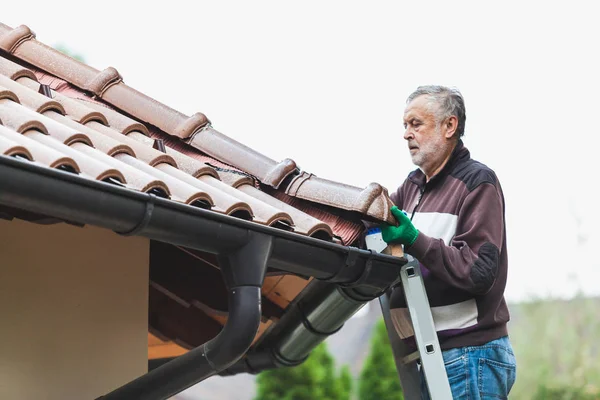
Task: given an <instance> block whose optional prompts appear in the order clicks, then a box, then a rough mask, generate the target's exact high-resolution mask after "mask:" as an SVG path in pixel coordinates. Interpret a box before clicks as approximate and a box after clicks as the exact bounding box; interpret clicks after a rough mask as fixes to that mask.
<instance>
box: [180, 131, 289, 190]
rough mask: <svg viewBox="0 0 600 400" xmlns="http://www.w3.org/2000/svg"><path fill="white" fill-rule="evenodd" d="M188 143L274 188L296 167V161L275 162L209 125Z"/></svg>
mask: <svg viewBox="0 0 600 400" xmlns="http://www.w3.org/2000/svg"><path fill="white" fill-rule="evenodd" d="M190 144H191V145H192V146H194V147H195V148H197V149H199V150H201V151H203V152H204V153H206V154H208V155H210V156H212V157H214V158H217V159H219V160H221V161H223V162H225V163H227V164H230V165H235V166H236V167H238V168H240V169H242V170H243V171H245V172H248V173H250V174H252V175H254V176H256V177H257V178H258V179H260V181H261V182H263V183H265V184H267V185H269V186H272V187H274V188H277V187H279V185H280V184H281V182H282V181H283V180H284V179H285V178H286V177H287V176H288V175H290V174H292V173H293V172H294V171H296V169H297V166H296V163H295V162H294V161H293V160H290V159H289V158H288V159H285V160H283V161H281V162H279V163H277V162H275V161H273V160H272V159H270V158H268V157H266V156H264V155H262V154H260V153H259V152H257V151H255V150H253V149H251V148H249V147H248V146H245V145H243V144H241V143H239V142H237V141H235V140H233V139H231V138H230V137H227V136H225V135H223V134H222V133H220V132H218V131H217V130H215V129H213V128H211V127H206V128H204V129H202V130H200V131H198V132H197V133H196V134H195V135H194V137H193V138H192V140H191V141H190Z"/></svg>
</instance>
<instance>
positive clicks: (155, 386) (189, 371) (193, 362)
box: [99, 233, 272, 400]
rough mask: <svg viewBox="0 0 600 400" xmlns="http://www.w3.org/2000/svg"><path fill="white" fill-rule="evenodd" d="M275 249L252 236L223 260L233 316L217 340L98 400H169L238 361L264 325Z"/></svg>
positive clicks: (221, 257)
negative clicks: (264, 290)
mask: <svg viewBox="0 0 600 400" xmlns="http://www.w3.org/2000/svg"><path fill="white" fill-rule="evenodd" d="M271 249H272V240H271V237H269V236H267V235H264V234H259V233H252V234H251V237H250V240H249V241H248V242H247V243H246V244H245V245H243V246H242V247H240V248H238V249H235V250H234V251H231V252H229V253H226V254H220V255H219V265H220V267H221V271H222V275H223V279H224V280H225V284H226V285H227V290H228V292H229V316H228V318H227V323H226V324H225V326H224V327H223V329H222V330H221V332H220V333H219V334H218V335H217V336H216V337H214V338H213V339H212V340H210V341H208V342H206V343H205V344H203V345H201V346H199V347H197V348H195V349H193V350H191V351H189V352H188V353H186V354H184V355H182V356H180V357H177V358H176V359H174V360H172V361H170V362H168V363H165V364H163V365H162V366H160V367H158V368H156V369H154V370H152V371H150V372H148V373H147V374H145V375H142V376H141V377H139V378H137V379H135V380H133V381H131V382H129V383H127V384H126V385H124V386H121V387H120V388H118V389H116V390H114V391H112V392H110V393H109V394H107V395H105V396H102V397H100V398H99V399H102V400H117V399H144V400H163V399H167V398H169V397H171V396H173V395H175V394H177V393H179V392H181V391H183V390H185V389H187V388H189V387H190V386H192V385H194V384H196V383H198V382H200V381H202V380H204V379H206V378H208V377H209V376H211V375H214V374H215V373H217V372H218V371H221V370H223V369H225V368H227V367H229V366H231V365H232V364H234V363H235V362H236V361H237V360H239V359H240V358H241V357H242V356H243V355H244V354H245V353H246V352H247V351H248V349H249V348H250V345H251V344H252V341H253V340H254V337H255V336H256V332H257V330H258V327H259V325H260V318H261V308H260V296H261V286H262V282H263V280H264V276H265V272H266V269H267V260H268V259H269V256H270V254H271Z"/></svg>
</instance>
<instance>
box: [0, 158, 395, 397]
mask: <svg viewBox="0 0 600 400" xmlns="http://www.w3.org/2000/svg"><path fill="white" fill-rule="evenodd" d="M0 188H1V189H0V205H5V206H9V207H15V208H19V209H23V210H26V211H29V212H34V213H40V214H44V215H49V216H52V217H56V218H60V219H64V220H67V221H69V222H72V223H78V224H89V225H95V226H99V227H103V228H106V229H110V230H113V231H115V232H117V233H120V234H123V235H135V236H143V237H147V238H150V239H154V240H158V241H162V242H165V243H170V244H174V245H179V246H185V247H189V248H192V249H197V250H202V251H206V252H209V253H213V254H218V256H219V260H220V262H221V263H222V265H223V267H222V268H221V271H222V273H223V276H224V279H225V281H226V283H227V285H228V288H229V289H230V292H229V293H230V302H231V303H230V304H231V307H230V318H229V321H228V323H227V324H226V326H225V328H224V329H223V330H222V332H221V333H220V334H219V335H218V336H217V337H215V338H214V339H213V340H211V341H209V342H207V343H205V344H204V345H202V346H200V347H198V348H196V349H194V350H192V351H190V352H189V353H187V354H186V355H184V356H181V357H178V358H177V359H174V360H172V361H170V362H168V363H166V364H164V365H162V366H161V367H159V368H157V369H155V370H153V371H151V372H150V373H148V374H146V375H144V376H142V377H140V378H138V379H136V380H134V381H132V382H130V383H129V384H127V385H125V386H123V387H122V388H119V389H117V390H115V391H114V392H112V393H111V394H108V395H107V396H106V397H104V399H105V400H108V399H116V398H139V399H166V398H168V397H170V396H172V395H174V394H176V393H179V392H180V391H182V390H184V389H186V388H187V387H189V386H191V385H193V384H195V383H198V382H200V381H201V380H203V379H205V378H206V377H208V376H211V375H213V374H215V373H217V372H219V371H221V370H223V369H225V368H227V367H228V366H231V365H233V364H234V363H235V362H236V361H237V360H238V359H240V358H241V357H242V355H243V354H244V353H245V352H246V350H247V349H248V347H249V346H250V344H251V341H252V339H253V338H254V334H255V332H256V329H258V322H259V320H260V287H261V285H262V280H263V278H264V272H265V271H266V268H267V267H273V268H277V269H280V270H284V271H288V272H292V273H298V274H301V275H306V276H313V277H315V278H317V279H323V280H327V281H329V282H331V283H337V284H343V285H348V286H351V288H349V289H347V290H348V291H349V292H351V293H355V294H358V295H359V296H362V295H363V294H364V293H382V292H383V290H385V289H386V288H387V287H389V285H390V284H391V283H392V282H393V281H395V280H396V279H397V277H398V271H399V270H400V267H401V266H402V265H403V264H404V263H405V260H402V259H399V258H396V257H392V256H388V255H383V254H377V253H373V252H370V251H366V250H360V249H356V248H351V247H344V246H340V245H337V244H335V243H329V242H325V241H322V240H319V239H314V238H310V237H305V236H301V235H297V234H294V233H291V232H287V231H283V230H279V229H275V228H271V227H268V226H263V225H259V224H256V223H253V222H249V221H244V220H240V219H237V218H235V217H231V216H227V215H222V214H218V213H215V212H211V211H209V210H203V209H199V208H196V207H192V206H188V205H185V204H180V203H176V202H173V201H170V200H166V199H162V198H158V197H156V196H154V195H151V194H146V193H141V192H136V191H133V190H129V189H126V188H122V187H119V186H116V185H111V184H108V183H104V182H99V181H93V180H89V179H86V178H82V177H80V176H77V175H75V174H71V173H67V172H62V171H58V170H54V169H49V168H46V167H41V166H38V165H35V164H33V163H31V162H27V161H21V160H18V159H14V158H10V157H6V156H0ZM247 264H249V267H244V266H246V265H247ZM231 313H233V314H231ZM234 315H235V317H234ZM224 341H225V344H223V342H224ZM286 343H289V342H286ZM216 346H218V347H216ZM230 347H231V349H229V348H230ZM224 349H227V350H224ZM123 396H125V397H123ZM131 396H133V397H131Z"/></svg>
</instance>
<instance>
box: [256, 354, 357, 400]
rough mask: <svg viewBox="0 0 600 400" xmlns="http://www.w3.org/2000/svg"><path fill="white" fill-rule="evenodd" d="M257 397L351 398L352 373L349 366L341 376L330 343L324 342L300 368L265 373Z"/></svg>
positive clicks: (286, 399) (258, 399) (283, 399)
mask: <svg viewBox="0 0 600 400" xmlns="http://www.w3.org/2000/svg"><path fill="white" fill-rule="evenodd" d="M256 383H257V396H256V397H255V400H313V399H323V400H349V399H350V394H351V392H352V376H351V375H350V371H349V370H348V368H347V367H346V368H343V369H342V371H341V373H340V374H339V375H338V374H337V373H336V369H335V362H334V360H333V357H332V356H331V354H330V353H329V351H328V350H327V345H326V344H325V343H321V344H320V345H318V346H317V347H316V348H315V349H314V350H313V351H312V353H311V355H310V356H309V357H308V359H307V360H306V361H305V362H304V363H302V364H300V365H298V366H296V367H284V368H277V369H272V370H267V371H264V372H261V373H260V374H259V375H258V377H257V379H256Z"/></svg>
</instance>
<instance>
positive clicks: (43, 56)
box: [0, 24, 122, 96]
mask: <svg viewBox="0 0 600 400" xmlns="http://www.w3.org/2000/svg"><path fill="white" fill-rule="evenodd" d="M0 48H2V49H4V50H5V51H7V52H9V53H11V54H13V55H15V56H16V57H18V58H20V59H21V60H24V61H27V62H28V63H30V64H32V65H35V66H36V67H38V68H42V69H46V70H47V71H48V72H50V73H52V74H54V75H56V76H58V77H60V78H62V79H65V80H66V81H68V82H70V83H72V84H74V85H76V86H78V87H80V88H82V89H85V90H87V91H90V92H92V93H94V94H95V95H97V96H100V95H102V93H103V92H104V91H106V90H107V89H108V88H109V87H111V86H112V85H114V84H116V83H118V82H120V81H121V80H122V78H121V76H120V75H119V73H118V72H117V70H115V69H114V68H112V67H110V68H106V69H105V70H103V71H98V70H96V69H95V68H92V67H90V66H88V65H86V64H84V63H82V62H79V61H77V60H75V59H73V58H71V57H69V56H67V55H66V54H63V53H61V52H60V51H58V50H56V49H54V48H52V47H50V46H46V45H45V44H43V43H41V42H38V41H37V40H36V39H35V33H34V32H33V31H31V30H30V29H29V28H28V27H27V26H25V25H21V26H19V27H18V28H15V29H12V28H10V27H8V26H6V25H4V24H0Z"/></svg>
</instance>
